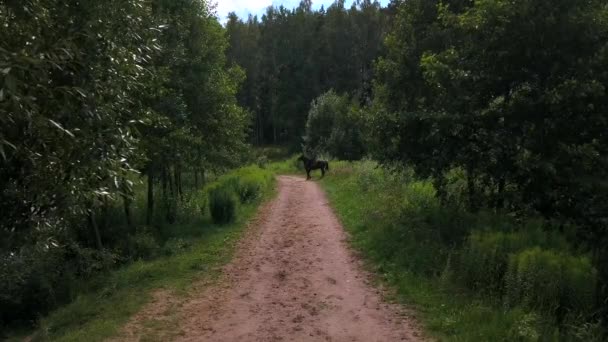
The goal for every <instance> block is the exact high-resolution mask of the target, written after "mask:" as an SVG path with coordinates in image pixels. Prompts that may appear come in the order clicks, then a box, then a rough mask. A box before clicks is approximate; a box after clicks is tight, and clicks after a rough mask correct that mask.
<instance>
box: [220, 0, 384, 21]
mask: <svg viewBox="0 0 608 342" xmlns="http://www.w3.org/2000/svg"><path fill="white" fill-rule="evenodd" d="M212 2H217V14H218V16H219V18H220V21H221V22H222V23H225V22H226V17H227V16H228V13H229V12H235V13H236V14H237V15H238V16H239V17H241V18H244V19H245V18H247V17H248V16H249V14H250V13H251V14H254V15H258V16H259V17H261V16H262V14H263V13H264V12H265V11H266V8H267V7H268V6H280V5H283V6H285V7H287V8H290V9H291V8H294V7H297V6H298V4H300V0H212ZM333 2H334V0H313V1H312V3H313V8H315V9H318V8H321V6H322V5H323V6H325V8H327V7H328V6H329V5H331V4H332V3H333ZM352 2H353V1H350V0H346V1H345V3H346V6H347V8H348V7H350V5H351V4H352ZM388 2H389V0H380V3H381V4H382V5H383V6H386V5H387V4H388Z"/></svg>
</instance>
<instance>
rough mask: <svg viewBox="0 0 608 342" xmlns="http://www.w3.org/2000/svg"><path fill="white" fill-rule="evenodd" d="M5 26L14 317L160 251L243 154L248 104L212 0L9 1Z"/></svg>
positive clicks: (1, 156) (7, 248)
mask: <svg viewBox="0 0 608 342" xmlns="http://www.w3.org/2000/svg"><path fill="white" fill-rule="evenodd" d="M0 26H1V27H2V30H0V189H1V190H0V212H2V216H1V217H0V270H1V272H2V274H3V275H5V276H6V277H3V279H2V283H1V284H0V306H1V307H2V309H1V310H0V325H3V324H9V323H12V321H13V320H21V321H23V322H30V321H32V320H33V319H34V318H35V317H36V316H38V315H39V314H44V312H45V311H46V310H48V309H51V308H53V307H54V306H56V305H58V304H61V303H63V302H65V301H67V300H70V299H71V298H69V296H68V294H69V292H70V289H69V286H67V285H66V283H70V282H71V281H72V280H73V278H77V279H79V278H84V277H88V276H90V275H91V274H92V273H95V272H96V271H100V270H103V269H106V268H108V267H113V266H114V265H115V264H117V263H123V262H126V261H127V260H130V259H133V258H149V257H153V256H155V255H156V254H158V251H159V246H158V245H159V244H161V243H162V240H163V236H162V234H160V233H159V230H160V229H161V227H162V226H163V225H164V224H166V223H169V224H171V223H176V222H178V221H180V220H182V221H187V220H189V219H190V216H191V212H192V210H191V209H192V208H193V207H195V203H194V202H195V201H196V199H194V200H192V199H193V198H194V196H190V195H189V194H187V193H188V192H189V190H192V189H196V190H195V191H197V190H199V189H198V188H199V187H200V186H202V183H203V179H204V178H205V177H206V176H211V175H212V174H213V173H219V172H223V171H225V170H226V169H227V168H229V167H233V166H236V165H238V164H239V163H240V162H241V161H242V160H243V158H242V153H243V152H244V151H245V146H246V145H245V142H246V137H247V126H248V123H249V122H248V121H249V117H248V114H247V112H246V111H245V110H243V109H242V108H240V107H239V106H238V105H237V99H236V94H237V91H238V87H239V84H240V83H241V82H242V81H243V77H244V75H243V73H242V71H241V70H240V69H239V68H236V67H229V66H228V65H227V63H226V55H225V50H226V48H227V47H228V41H227V39H226V37H225V36H224V29H223V28H222V26H221V25H220V23H219V22H218V20H217V18H215V17H214V15H213V12H212V8H211V6H210V3H209V2H208V1H206V0H185V1H180V2H177V3H176V2H172V1H165V0H153V1H141V0H110V1H101V2H100V1H92V0H84V1H58V0H28V1H3V2H1V3H0ZM138 174H139V175H138ZM142 176H143V177H142ZM188 176H190V177H191V176H194V177H193V178H194V182H190V183H189V182H188V180H184V179H183V178H187V177H188ZM142 180H146V181H147V190H148V191H147V200H148V203H147V204H144V203H143V202H144V197H145V194H146V192H145V189H144V186H142V185H141V184H140V183H141V181H142ZM193 204H194V205H193ZM198 213H199V218H200V210H199V211H198ZM142 217H144V220H143V221H145V222H142ZM143 225H145V226H146V227H147V228H149V229H150V231H149V234H147V233H146V234H143V233H140V232H139V231H138V226H143ZM24 265H26V266H24ZM5 310H6V311H5ZM11 311H12V312H13V313H14V314H9V313H8V312H11Z"/></svg>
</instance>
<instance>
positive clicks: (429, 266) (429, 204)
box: [320, 162, 600, 341]
mask: <svg viewBox="0 0 608 342" xmlns="http://www.w3.org/2000/svg"><path fill="white" fill-rule="evenodd" d="M331 170H332V171H331V172H330V174H329V175H328V176H326V177H325V178H324V179H323V180H321V181H320V184H321V185H322V186H323V188H324V189H325V191H326V193H327V195H328V197H329V199H330V203H331V205H332V206H333V208H334V209H335V211H336V213H337V215H338V216H339V218H340V220H341V222H342V223H343V225H344V226H345V229H346V230H347V231H348V232H349V233H350V236H351V239H350V243H351V244H352V245H353V247H354V248H356V249H357V250H359V251H360V252H361V253H362V255H363V256H364V259H365V261H366V263H367V265H368V267H369V268H370V269H371V270H372V271H373V272H374V273H375V274H377V275H378V280H379V281H381V282H384V283H385V284H387V285H388V286H389V288H392V289H394V290H395V291H394V298H393V299H394V300H396V301H398V302H401V303H405V304H407V305H409V306H411V307H413V308H414V309H415V311H416V312H417V313H418V319H419V320H420V321H421V322H422V323H423V325H424V327H425V328H426V329H425V330H426V331H427V332H428V334H429V335H431V336H432V337H433V338H436V339H438V340H441V341H570V340H577V341H593V340H598V341H599V340H600V339H599V337H598V336H600V335H599V334H598V329H599V327H598V325H597V324H588V323H581V321H580V320H573V321H572V325H571V326H567V327H563V328H562V331H561V332H560V330H558V328H557V325H556V324H555V322H554V320H553V318H551V317H548V316H546V315H542V314H539V313H537V312H538V311H536V310H533V309H529V308H523V307H519V306H517V305H515V306H505V305H504V302H503V300H502V298H500V297H497V296H491V295H483V294H480V293H477V292H476V291H472V290H471V289H468V288H466V287H465V286H463V285H462V284H461V283H459V281H458V280H459V279H461V275H458V274H456V275H455V274H452V273H453V272H458V271H459V270H461V269H462V266H460V265H458V266H454V265H453V264H454V263H455V262H456V260H458V257H459V252H460V251H461V250H463V249H464V248H465V247H466V246H467V240H464V241H463V242H461V243H460V244H456V245H453V246H452V247H446V245H445V244H442V243H438V242H436V240H440V237H444V236H448V237H450V238H451V239H453V240H454V241H457V240H462V239H461V238H460V236H461V235H462V234H463V232H471V231H474V230H475V229H478V228H479V229H482V228H480V227H486V226H489V225H492V224H493V225H496V226H509V224H510V223H508V222H507V221H506V220H502V221H501V219H500V217H498V216H496V215H489V216H488V217H485V216H484V215H485V214H480V215H468V214H462V215H460V216H459V215H454V214H452V213H451V212H450V211H448V210H444V209H443V208H442V207H441V206H440V205H439V204H438V203H437V201H436V200H435V193H434V189H433V187H432V185H431V184H430V182H428V181H424V180H417V179H415V177H413V175H412V174H408V173H407V172H405V173H404V172H399V173H390V172H386V171H385V170H382V169H381V168H377V167H376V165H375V163H373V162H358V163H346V162H333V163H332V169H331ZM443 215H445V217H441V216H443ZM450 215H452V216H450ZM469 225H471V226H470V227H469ZM437 226H443V227H446V228H448V229H450V230H449V231H442V230H441V228H439V229H436V230H438V231H439V232H436V231H432V230H433V229H434V227H437ZM473 226H474V227H473ZM463 227H464V228H463ZM483 229H491V228H483ZM524 233H525V232H524ZM560 241H561V240H560ZM560 241H558V242H556V243H555V244H556V246H561V245H560V243H561V242H560ZM421 246H422V247H421ZM565 253H566V252H565ZM438 256H439V257H438ZM433 259H437V260H439V261H434V260H433ZM446 260H447V261H446ZM459 267H460V268H459Z"/></svg>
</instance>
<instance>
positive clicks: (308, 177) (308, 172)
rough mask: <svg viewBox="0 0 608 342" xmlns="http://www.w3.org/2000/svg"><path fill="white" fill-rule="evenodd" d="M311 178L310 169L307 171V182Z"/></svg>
mask: <svg viewBox="0 0 608 342" xmlns="http://www.w3.org/2000/svg"><path fill="white" fill-rule="evenodd" d="M310 178H311V177H310V169H306V180H309V179H310Z"/></svg>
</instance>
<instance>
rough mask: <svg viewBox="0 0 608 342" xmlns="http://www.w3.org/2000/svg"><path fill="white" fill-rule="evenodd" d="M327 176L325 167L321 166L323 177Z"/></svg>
mask: <svg viewBox="0 0 608 342" xmlns="http://www.w3.org/2000/svg"><path fill="white" fill-rule="evenodd" d="M323 177H325V168H324V167H321V178H323Z"/></svg>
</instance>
